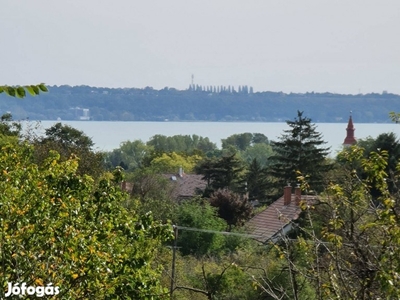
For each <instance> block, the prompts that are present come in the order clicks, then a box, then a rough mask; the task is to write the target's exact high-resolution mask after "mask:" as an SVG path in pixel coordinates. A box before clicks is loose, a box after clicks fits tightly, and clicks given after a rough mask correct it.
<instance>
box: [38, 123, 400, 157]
mask: <svg viewBox="0 0 400 300" xmlns="http://www.w3.org/2000/svg"><path fill="white" fill-rule="evenodd" d="M30 123H31V124H33V123H34V122H30ZM55 123H57V121H42V122H41V128H42V129H41V132H44V128H49V127H51V126H52V125H54V124H55ZM62 123H63V124H67V125H70V126H72V127H74V128H76V129H79V130H82V131H83V132H84V133H85V134H86V135H88V136H89V137H91V138H92V140H93V142H94V143H95V148H96V149H97V150H100V151H111V150H113V149H115V148H118V147H119V145H120V143H121V142H123V141H127V140H130V141H133V140H142V141H144V142H146V141H148V140H149V139H150V138H151V137H152V136H154V135H156V134H162V135H166V136H172V135H177V134H182V135H187V134H190V135H191V134H197V135H199V136H203V137H208V138H209V139H210V140H211V141H212V142H214V143H216V144H217V146H218V147H220V146H221V139H224V138H227V137H228V136H230V135H232V134H235V133H244V132H251V133H263V134H265V135H266V136H267V137H268V138H269V139H270V140H276V139H277V138H278V137H280V136H281V135H282V133H283V130H286V129H289V126H288V125H287V124H286V123H252V122H97V121H62ZM316 126H317V131H318V132H320V133H322V135H323V139H324V140H325V141H326V142H327V144H326V145H327V146H328V147H331V154H332V155H334V154H335V153H336V152H337V151H339V150H340V149H341V147H342V143H343V141H344V138H345V137H346V127H347V123H316ZM354 127H355V129H356V130H355V136H356V138H366V137H368V136H372V137H376V136H378V135H379V134H381V133H385V132H394V133H396V134H398V135H399V133H400V125H399V124H393V123H387V124H357V123H354Z"/></svg>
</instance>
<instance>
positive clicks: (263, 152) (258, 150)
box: [239, 143, 273, 168]
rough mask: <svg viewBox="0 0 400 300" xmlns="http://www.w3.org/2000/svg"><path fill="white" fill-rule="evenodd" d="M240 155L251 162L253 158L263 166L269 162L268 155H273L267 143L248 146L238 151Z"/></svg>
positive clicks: (247, 161)
mask: <svg viewBox="0 0 400 300" xmlns="http://www.w3.org/2000/svg"><path fill="white" fill-rule="evenodd" d="M239 155H240V157H241V158H242V159H243V160H244V161H245V162H246V163H247V164H249V165H250V164H251V163H252V161H253V160H254V159H256V160H257V162H258V163H259V164H260V165H261V166H262V167H263V168H264V167H266V166H268V165H269V164H270V157H271V156H272V155H273V151H272V147H271V145H269V144H265V143H258V144H254V145H252V146H250V147H248V148H247V149H246V150H245V151H242V152H240V153H239Z"/></svg>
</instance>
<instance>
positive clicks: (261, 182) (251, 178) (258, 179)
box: [246, 159, 270, 202]
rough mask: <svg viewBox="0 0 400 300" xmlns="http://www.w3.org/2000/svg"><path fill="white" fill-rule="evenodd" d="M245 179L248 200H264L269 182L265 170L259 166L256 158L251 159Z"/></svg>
mask: <svg viewBox="0 0 400 300" xmlns="http://www.w3.org/2000/svg"><path fill="white" fill-rule="evenodd" d="M246 180H247V191H248V195H249V200H250V201H253V200H258V201H260V202H265V200H266V199H267V191H268V189H269V186H270V184H269V182H268V180H267V172H266V170H265V169H263V168H262V167H261V165H260V163H259V162H258V161H257V159H253V161H252V162H251V164H250V166H249V169H248V172H247V176H246Z"/></svg>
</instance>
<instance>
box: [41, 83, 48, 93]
mask: <svg viewBox="0 0 400 300" xmlns="http://www.w3.org/2000/svg"><path fill="white" fill-rule="evenodd" d="M39 89H40V90H41V91H42V92H48V91H49V90H48V89H47V87H46V86H45V85H44V83H41V84H39Z"/></svg>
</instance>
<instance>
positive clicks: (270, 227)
mask: <svg viewBox="0 0 400 300" xmlns="http://www.w3.org/2000/svg"><path fill="white" fill-rule="evenodd" d="M295 199H296V196H295V195H294V194H292V195H291V201H290V203H289V204H288V205H284V196H282V197H280V198H279V199H278V200H276V201H275V202H273V203H272V204H271V205H270V206H268V207H267V208H266V209H265V210H263V211H262V212H260V213H259V214H257V215H255V216H254V217H253V218H251V219H250V220H249V221H248V222H247V227H248V229H249V231H250V233H251V235H253V236H255V239H256V240H258V241H260V242H266V241H268V240H270V239H272V238H273V237H275V236H277V235H278V234H279V233H281V232H282V231H284V229H285V227H287V226H288V225H290V224H291V223H292V221H294V220H296V219H297V218H298V217H299V215H300V213H301V208H300V207H299V206H298V205H297V204H296V203H295ZM301 200H302V201H304V200H305V201H307V202H309V201H315V200H316V197H315V196H310V195H302V196H301Z"/></svg>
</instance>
